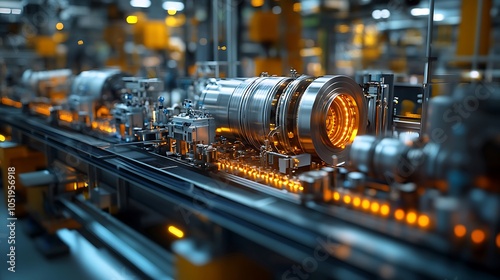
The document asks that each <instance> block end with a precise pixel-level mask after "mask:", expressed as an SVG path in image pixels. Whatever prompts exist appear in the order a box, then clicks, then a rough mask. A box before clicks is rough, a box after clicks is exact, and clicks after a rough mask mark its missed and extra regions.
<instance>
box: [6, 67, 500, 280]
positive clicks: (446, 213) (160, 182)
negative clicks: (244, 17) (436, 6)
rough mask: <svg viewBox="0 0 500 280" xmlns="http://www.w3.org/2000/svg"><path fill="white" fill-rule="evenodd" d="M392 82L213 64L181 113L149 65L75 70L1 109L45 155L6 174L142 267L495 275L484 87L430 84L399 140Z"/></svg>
mask: <svg viewBox="0 0 500 280" xmlns="http://www.w3.org/2000/svg"><path fill="white" fill-rule="evenodd" d="M110 81H111V82H110ZM391 83H392V82H391V79H390V76H380V77H378V76H377V77H375V76H372V77H371V78H370V79H369V80H365V81H364V82H363V83H361V84H358V83H356V82H355V81H354V80H353V79H351V78H349V77H347V76H341V75H333V76H323V77H311V76H298V75H296V73H295V72H293V71H292V75H291V76H290V77H278V76H269V75H267V74H262V75H261V76H259V77H253V78H246V79H242V78H238V79H236V78H235V79H212V80H209V81H208V82H207V85H206V87H205V88H204V90H203V91H202V92H201V94H200V96H198V97H197V99H196V100H185V101H184V102H183V105H182V108H181V110H180V113H179V112H176V110H173V108H171V107H169V106H168V105H166V104H164V102H165V97H164V96H162V93H161V91H162V84H161V82H159V81H158V80H154V79H142V78H124V75H122V74H121V73H119V72H116V71H111V72H102V71H96V72H92V71H89V72H84V73H82V74H80V75H79V76H77V77H76V78H75V79H74V81H73V84H72V90H71V93H70V95H69V97H68V100H67V103H66V104H61V105H57V106H52V105H51V107H50V108H49V111H50V114H49V115H48V116H47V115H44V114H38V113H37V112H36V111H33V110H32V111H26V110H24V112H23V110H20V109H18V108H15V106H3V107H2V108H0V110H1V113H0V118H1V119H2V124H3V125H4V126H8V127H9V128H10V129H11V137H12V140H13V141H15V142H18V143H20V144H23V145H26V146H29V147H32V148H35V149H37V150H40V151H43V153H44V154H45V155H46V157H47V163H48V167H47V169H46V170H44V171H36V172H34V173H24V174H20V175H19V177H20V180H21V181H22V182H23V184H24V185H25V186H26V187H27V188H36V185H40V184H44V185H48V189H47V197H46V200H47V201H46V203H47V204H48V205H50V207H48V209H49V210H47V211H48V212H49V214H50V215H49V216H52V217H60V216H64V217H67V218H71V219H73V220H76V221H77V222H78V224H79V225H80V226H81V227H80V229H79V230H81V231H82V232H85V233H86V234H87V235H88V236H89V238H90V239H91V240H93V241H94V242H96V243H98V244H100V245H102V246H105V247H107V248H108V249H109V250H110V251H111V252H113V253H115V254H116V255H118V256H120V257H121V259H122V260H123V261H124V262H126V263H127V264H128V265H129V266H130V267H133V268H134V269H135V271H137V273H138V274H139V275H141V276H142V277H144V278H151V279H167V278H170V277H173V278H184V279H192V278H193V277H194V278H200V277H205V278H211V279H218V278H228V279H232V278H236V277H238V278H248V279H255V278H257V277H259V278H269V279H272V278H279V279H328V278H334V279H366V278H370V279H371V278H386V279H403V278H404V279H421V278H437V279H454V278H459V279H461V278H471V277H479V278H480V279H493V278H495V277H498V275H499V273H500V271H499V268H498V263H499V262H500V219H499V216H498V215H499V214H498V213H500V194H499V189H498V186H499V185H500V184H499V183H500V178H499V177H498V174H497V173H496V170H497V169H498V155H499V154H500V149H499V147H500V142H499V135H500V128H499V127H498V125H496V124H497V123H498V121H499V114H498V111H499V110H498V109H499V108H498V106H499V104H500V92H499V90H498V87H495V86H493V85H483V84H470V85H467V86H463V87H458V88H457V89H456V90H455V91H454V92H453V93H450V94H449V95H448V96H441V97H436V98H434V99H432V100H431V102H430V106H429V108H428V109H429V115H428V119H427V123H426V124H424V125H425V126H426V131H427V132H428V133H427V134H426V135H423V134H422V135H418V133H417V134H415V133H414V132H415V130H414V129H413V130H411V129H410V130H408V131H409V133H411V136H412V137H403V136H404V135H405V133H406V132H405V131H402V130H401V126H398V129H397V130H396V129H395V127H396V124H395V122H394V118H395V117H394V113H393V112H394V104H395V102H397V99H396V98H395V97H394V93H393V86H392V84H391ZM105 84H109V86H105ZM4 105H9V104H4ZM457 108H459V109H457ZM68 123H70V124H71V125H67V124H68ZM402 139H403V140H404V141H403V140H402ZM68 186H69V187H68Z"/></svg>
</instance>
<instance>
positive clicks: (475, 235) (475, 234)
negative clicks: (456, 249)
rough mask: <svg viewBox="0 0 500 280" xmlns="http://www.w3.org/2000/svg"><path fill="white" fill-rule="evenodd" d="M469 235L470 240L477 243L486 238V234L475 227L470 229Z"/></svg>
mask: <svg viewBox="0 0 500 280" xmlns="http://www.w3.org/2000/svg"><path fill="white" fill-rule="evenodd" d="M470 237H471V239H472V242H474V243H476V244H479V243H482V242H483V241H484V239H485V238H486V235H485V234H484V231H482V230H480V229H475V230H474V231H472V233H471V235H470Z"/></svg>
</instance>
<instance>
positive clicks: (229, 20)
mask: <svg viewBox="0 0 500 280" xmlns="http://www.w3.org/2000/svg"><path fill="white" fill-rule="evenodd" d="M231 6H232V0H226V50H227V74H228V75H227V77H228V78H233V77H236V73H235V71H234V67H235V63H234V62H235V61H234V60H233V59H234V57H233V52H234V48H235V47H236V46H235V45H233V42H232V40H233V36H234V35H233V32H232V31H233V28H234V27H233V13H232V7H231Z"/></svg>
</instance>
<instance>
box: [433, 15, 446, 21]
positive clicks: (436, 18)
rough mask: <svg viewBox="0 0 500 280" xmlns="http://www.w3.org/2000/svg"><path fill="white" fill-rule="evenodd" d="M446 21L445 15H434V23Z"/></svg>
mask: <svg viewBox="0 0 500 280" xmlns="http://www.w3.org/2000/svg"><path fill="white" fill-rule="evenodd" d="M443 19H444V15H443V14H434V21H442V20H443Z"/></svg>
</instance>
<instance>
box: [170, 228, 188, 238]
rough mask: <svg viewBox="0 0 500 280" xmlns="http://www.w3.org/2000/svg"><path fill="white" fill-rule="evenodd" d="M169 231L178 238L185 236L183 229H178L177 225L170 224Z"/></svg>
mask: <svg viewBox="0 0 500 280" xmlns="http://www.w3.org/2000/svg"><path fill="white" fill-rule="evenodd" d="M168 232H170V233H171V234H173V235H175V237H177V238H182V237H184V232H183V231H182V230H180V229H178V228H177V227H174V226H169V227H168Z"/></svg>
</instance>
